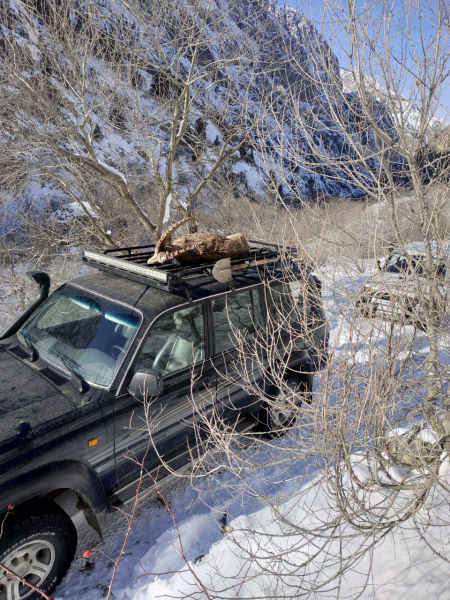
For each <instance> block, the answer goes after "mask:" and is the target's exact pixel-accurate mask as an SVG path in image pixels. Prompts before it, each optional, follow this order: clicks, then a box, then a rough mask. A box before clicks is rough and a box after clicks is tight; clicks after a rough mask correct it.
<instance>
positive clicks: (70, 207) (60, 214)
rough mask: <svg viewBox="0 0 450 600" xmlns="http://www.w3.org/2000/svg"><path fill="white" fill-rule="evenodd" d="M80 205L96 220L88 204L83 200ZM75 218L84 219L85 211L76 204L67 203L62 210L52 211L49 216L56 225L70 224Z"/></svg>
mask: <svg viewBox="0 0 450 600" xmlns="http://www.w3.org/2000/svg"><path fill="white" fill-rule="evenodd" d="M81 204H82V205H83V206H84V208H85V209H86V210H87V212H88V213H89V214H90V215H91V216H92V217H94V219H97V218H98V215H97V213H96V212H95V211H94V210H93V209H92V207H91V205H90V204H89V203H88V202H85V201H84V200H83V201H82V202H81ZM75 217H86V213H85V211H84V210H83V209H82V208H81V206H80V204H79V203H78V202H69V203H68V204H65V205H64V206H63V207H62V208H58V210H55V211H53V212H52V214H51V218H52V219H55V220H57V221H58V223H70V222H71V221H72V220H73V219H74V218H75Z"/></svg>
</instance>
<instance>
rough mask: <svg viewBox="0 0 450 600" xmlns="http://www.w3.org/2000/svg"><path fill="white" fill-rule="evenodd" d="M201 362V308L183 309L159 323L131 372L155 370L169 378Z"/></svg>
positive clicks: (199, 306)
mask: <svg viewBox="0 0 450 600" xmlns="http://www.w3.org/2000/svg"><path fill="white" fill-rule="evenodd" d="M204 358H205V332H204V325H203V306H201V305H196V306H192V307H189V308H184V309H182V310H178V311H176V312H174V313H171V314H169V315H167V316H165V317H162V318H161V319H159V320H158V321H157V322H156V323H155V325H154V326H153V328H152V330H151V331H150V335H149V337H148V339H147V341H146V343H145V346H144V348H143V349H142V351H141V353H140V355H139V357H138V359H137V362H136V365H135V367H134V371H135V372H136V371H138V370H140V369H141V370H145V369H155V370H156V371H159V372H160V373H162V375H170V374H171V373H176V372H177V371H181V370H182V369H185V368H187V367H190V366H192V365H194V364H196V363H198V362H200V361H202V360H204Z"/></svg>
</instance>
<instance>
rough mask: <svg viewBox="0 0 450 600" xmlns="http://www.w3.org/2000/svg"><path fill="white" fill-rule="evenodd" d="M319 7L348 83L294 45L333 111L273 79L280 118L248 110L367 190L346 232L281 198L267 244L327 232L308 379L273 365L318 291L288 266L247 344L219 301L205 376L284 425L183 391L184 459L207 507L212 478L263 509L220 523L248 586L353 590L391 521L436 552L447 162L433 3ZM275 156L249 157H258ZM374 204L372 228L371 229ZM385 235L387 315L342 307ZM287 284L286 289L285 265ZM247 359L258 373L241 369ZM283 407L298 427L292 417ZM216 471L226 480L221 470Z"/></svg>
mask: <svg viewBox="0 0 450 600" xmlns="http://www.w3.org/2000/svg"><path fill="white" fill-rule="evenodd" d="M325 9H326V10H325V16H324V22H326V23H332V24H333V28H334V32H335V33H334V36H335V37H333V40H334V41H335V42H336V43H337V41H338V40H343V39H344V36H347V37H346V40H347V41H346V44H345V46H344V49H346V50H347V51H348V57H347V61H348V62H347V68H348V69H349V71H348V72H349V73H350V77H351V80H350V83H351V90H349V88H350V83H349V82H348V81H347V82H346V84H345V85H346V87H343V86H342V82H341V79H340V77H339V74H338V73H336V70H335V68H334V65H331V66H332V68H331V66H330V69H329V70H328V71H326V70H325V71H324V70H323V65H326V64H327V61H326V60H325V58H326V57H325V56H324V55H323V54H322V55H320V49H318V52H317V54H316V55H315V56H312V57H311V60H312V61H314V60H317V65H316V67H317V68H316V69H309V70H306V69H305V68H304V65H303V64H300V63H299V64H298V65H297V67H298V69H299V72H301V73H302V74H303V77H304V78H308V77H309V78H311V87H312V86H314V88H315V89H316V90H320V91H321V93H322V94H323V96H324V98H326V99H327V102H326V105H327V106H329V107H330V111H331V117H332V119H330V121H325V120H324V119H323V115H322V114H319V115H317V111H314V110H312V108H311V105H310V104H308V102H306V101H304V102H302V101H299V97H298V94H297V92H298V89H296V88H295V86H293V87H292V88H291V89H289V88H286V89H285V107H286V108H285V114H284V115H283V116H282V117H281V118H280V116H279V114H277V113H275V112H270V117H271V119H272V123H274V126H273V129H272V131H269V132H268V129H267V122H268V121H264V120H263V119H261V120H260V121H259V124H260V126H261V130H260V131H261V135H263V134H264V135H267V134H268V133H269V134H270V135H271V136H272V140H276V141H277V143H278V144H279V152H278V156H280V157H284V158H285V157H288V158H289V160H290V161H292V164H293V165H297V166H298V167H299V168H301V169H304V171H305V172H309V173H310V174H311V175H312V176H314V175H315V174H317V173H319V172H320V173H322V174H323V173H324V172H326V174H327V176H328V177H330V178H336V179H340V180H346V181H351V182H352V184H353V185H357V186H359V188H360V189H361V190H362V193H363V194H364V195H365V196H366V198H367V200H368V202H367V204H366V206H365V207H364V211H365V212H366V217H365V218H366V219H367V221H366V224H365V225H364V227H367V229H366V230H363V231H360V230H357V229H355V221H352V220H351V219H350V218H348V220H347V222H345V221H342V220H341V221H338V222H335V223H332V222H331V221H328V222H329V223H330V226H329V227H328V228H327V227H325V226H324V227H320V226H317V227H316V229H315V230H310V232H309V233H310V234H311V236H310V238H309V239H308V244H306V243H305V239H304V237H303V235H301V233H302V231H304V230H303V229H302V227H301V225H300V224H299V222H300V221H301V219H302V218H307V219H308V220H309V222H314V221H315V220H316V221H318V220H319V219H320V218H323V217H324V216H325V217H326V218H329V217H327V211H328V213H329V214H336V213H337V212H338V209H336V213H333V212H332V208H330V207H327V208H321V207H319V208H317V206H314V207H309V206H307V205H304V207H303V208H302V210H300V211H296V210H295V209H293V208H292V207H291V206H289V205H288V204H287V203H285V205H284V206H285V209H286V211H287V214H288V215H289V217H290V230H289V232H288V234H287V236H285V237H284V238H282V237H279V238H278V241H280V240H281V239H284V240H285V241H286V240H287V239H289V242H290V243H291V244H293V245H295V246H296V247H297V248H298V249H299V250H300V251H301V252H303V253H304V256H305V258H306V259H307V260H308V261H309V262H311V263H312V266H313V267H316V268H317V269H318V270H319V271H320V266H321V265H320V261H318V260H317V257H318V256H320V255H321V252H322V250H323V247H324V245H328V248H331V247H333V245H334V256H330V253H329V254H328V256H327V258H328V262H327V264H326V269H325V270H324V272H323V273H322V276H323V277H324V278H325V282H324V287H325V288H326V289H327V291H328V294H329V296H330V298H333V299H334V300H333V302H331V305H330V308H331V310H332V311H333V312H332V313H331V314H330V319H331V320H332V323H333V325H334V327H335V328H336V330H335V331H334V336H333V338H334V344H335V345H334V346H333V345H332V347H331V351H332V352H333V351H334V352H335V356H334V359H333V360H332V361H331V362H330V364H329V366H328V368H327V370H326V371H324V372H323V373H322V374H321V375H320V377H319V379H318V382H317V385H316V387H315V388H314V390H312V391H311V390H310V389H308V388H306V389H305V382H307V381H308V376H309V373H308V372H306V373H305V372H303V371H300V372H297V373H295V371H294V373H291V372H290V370H289V368H288V362H289V357H290V355H291V353H292V352H293V349H294V348H297V347H299V346H300V345H302V344H303V345H304V346H305V347H307V348H308V347H311V346H313V347H314V343H315V340H314V335H312V334H311V332H314V330H315V325H314V305H315V302H314V293H317V290H316V291H315V292H314V284H313V283H312V282H311V279H310V276H309V274H308V275H305V276H304V277H303V279H302V278H300V282H299V281H298V278H296V279H295V284H296V285H297V286H300V292H299V293H298V296H297V302H293V301H292V297H291V295H290V293H289V290H288V289H287V288H286V290H285V291H284V292H283V290H281V291H278V294H281V295H282V294H283V293H285V294H286V298H285V300H283V299H280V298H278V300H274V301H273V302H272V303H269V306H270V305H272V307H273V308H272V310H270V311H269V313H268V314H267V315H266V319H265V325H264V327H263V328H262V329H260V330H258V327H257V326H256V325H257V324H256V323H255V327H254V333H253V339H252V342H251V344H249V342H248V339H247V338H246V334H247V333H248V332H246V331H245V329H243V328H239V327H236V325H235V324H234V323H233V318H232V315H231V314H230V335H231V336H232V337H233V339H234V343H235V345H236V347H237V353H236V355H235V356H234V358H233V360H231V361H230V360H228V362H227V363H225V362H224V366H223V367H222V368H219V367H218V375H219V377H220V379H222V380H225V381H226V382H228V383H229V384H232V385H233V386H240V387H241V388H243V389H244V390H245V391H246V392H247V393H248V395H249V396H250V397H252V398H254V399H258V400H260V401H262V402H263V403H264V406H265V407H266V408H265V411H266V413H265V414H266V415H267V414H269V415H271V417H270V420H267V419H266V420H265V422H264V424H265V425H266V429H267V424H268V423H271V426H270V427H269V431H267V430H266V433H269V436H270V434H271V433H272V435H273V434H274V433H275V431H274V430H275V429H276V430H277V433H278V434H279V433H280V431H281V432H284V433H285V435H284V437H283V440H282V441H281V440H278V439H276V440H275V441H274V439H273V437H272V439H270V438H269V439H267V438H266V439H263V438H261V437H260V435H259V434H258V435H257V434H256V433H255V432H254V431H252V432H249V433H245V434H242V433H239V428H236V427H235V425H236V422H237V421H238V418H239V410H238V407H236V420H235V421H233V420H232V419H231V420H230V419H229V418H227V419H224V418H223V417H222V414H221V412H220V410H216V411H214V412H213V415H211V413H210V412H207V411H202V410H199V409H198V405H199V401H198V398H197V399H195V400H193V411H194V412H196V413H197V418H198V419H199V420H200V421H202V426H201V428H200V431H203V432H204V431H205V430H207V431H208V435H209V439H210V444H209V452H207V453H206V454H204V455H203V458H202V459H201V460H200V461H197V462H196V467H195V468H194V470H193V472H192V473H191V474H190V477H191V483H192V485H197V484H198V481H199V480H200V481H202V485H199V486H198V489H199V491H201V493H202V494H203V497H204V499H205V502H208V503H211V508H212V509H214V510H216V511H217V508H218V507H217V506H216V505H214V498H218V497H219V496H220V492H222V491H223V490H227V491H228V492H229V494H230V497H232V498H233V499H236V498H237V497H240V498H242V497H243V498H244V500H243V501H242V505H241V507H240V509H239V511H240V514H244V515H246V505H247V504H246V503H248V504H251V500H250V499H253V500H255V499H257V500H258V502H259V503H260V504H259V506H265V507H266V508H267V510H269V511H270V514H271V519H270V520H266V521H264V522H262V523H261V522H258V521H257V519H256V518H255V519H254V520H252V518H251V515H246V516H248V519H247V520H245V519H244V518H241V519H237V521H236V523H235V524H234V528H233V529H234V530H233V531H231V532H230V533H229V542H230V543H231V544H234V553H236V554H237V555H238V556H239V557H240V561H241V562H240V563H239V569H240V570H239V569H238V571H239V573H240V574H242V573H243V572H245V565H247V564H251V566H252V567H251V569H252V570H251V574H250V575H248V577H247V579H246V586H248V587H246V590H248V593H249V594H250V595H251V596H252V597H259V598H277V597H280V598H281V597H282V598H299V597H311V595H312V594H316V593H317V594H319V593H324V594H328V595H332V597H336V598H338V597H355V598H356V597H359V596H360V595H361V594H362V593H363V592H364V590H366V589H367V588H368V586H369V585H376V583H377V582H376V580H375V581H372V579H371V578H372V577H373V568H374V566H373V564H374V563H373V560H374V558H373V557H374V553H375V552H376V548H377V544H378V543H379V542H380V541H381V540H388V539H389V536H390V535H391V534H392V533H393V532H395V531H396V530H398V528H399V527H402V528H404V529H406V530H407V531H410V532H411V536H415V538H416V539H418V540H420V541H421V543H422V544H423V548H424V549H427V550H430V551H431V552H432V553H433V554H434V555H435V556H438V557H440V558H441V559H442V560H444V561H446V562H448V561H449V559H450V557H449V554H448V550H447V547H446V542H445V539H444V538H443V537H442V534H441V532H440V529H441V527H442V526H444V525H446V524H447V520H446V518H445V516H444V515H445V511H446V510H448V497H449V496H448V491H449V490H448V482H447V477H446V476H445V471H446V469H447V468H448V467H447V465H448V449H449V446H448V435H449V429H448V423H449V399H448V391H447V390H448V384H449V378H448V361H449V356H448V339H447V338H448V332H447V329H446V327H447V326H446V319H447V316H448V304H447V301H448V284H447V281H446V279H443V278H442V275H443V272H442V269H440V266H439V265H440V264H441V261H444V262H446V264H447V266H446V268H447V270H448V260H449V257H448V245H446V242H447V241H448V237H449V229H448V212H447V211H448V201H449V197H448V176H449V162H448V153H447V152H445V151H443V152H442V150H441V151H440V152H439V153H437V152H436V151H433V146H432V142H431V138H432V136H433V135H434V130H435V126H436V112H437V110H438V109H439V107H440V96H439V94H440V92H442V90H443V89H444V87H445V86H446V85H448V74H449V71H448V67H449V62H448V61H449V56H450V53H449V41H450V40H449V33H450V31H449V15H448V8H447V6H446V5H445V3H443V2H437V3H432V4H431V3H430V4H427V5H426V6H422V5H420V4H419V3H417V2H414V1H412V2H408V3H405V4H404V5H403V6H402V7H401V9H399V10H397V9H396V5H394V3H393V2H384V1H382V2H374V3H366V4H364V5H363V6H360V5H358V6H357V5H356V4H355V3H353V2H349V3H348V4H347V6H346V9H345V11H342V10H341V5H339V6H335V5H333V4H332V3H331V2H330V3H326V6H325ZM424 11H425V13H424ZM424 14H426V20H425V19H424V18H423V15H424ZM412 24H414V27H415V28H416V31H415V33H414V34H412ZM288 51H289V48H286V52H288ZM319 65H320V66H321V69H319ZM293 118H295V120H296V123H297V124H298V128H299V129H300V130H301V131H302V132H303V133H302V136H301V138H300V141H299V138H295V137H292V136H288V135H284V132H285V131H286V130H285V128H284V125H285V123H286V121H285V119H293ZM333 135H338V136H339V139H341V140H342V142H343V144H344V147H345V152H342V153H339V154H338V155H335V154H333V153H332V152H330V151H329V148H328V147H327V144H326V143H324V140H326V138H327V136H333ZM274 155H275V154H274V153H272V152H270V153H269V152H267V154H266V160H267V166H268V168H269V166H270V167H272V166H273V164H274V159H273V157H274ZM356 166H357V167H358V168H356ZM277 172H278V173H281V172H282V169H281V168H280V169H279V170H278V171H277ZM361 174H363V176H362V175H361ZM285 183H287V182H285ZM408 196H409V199H408ZM405 198H406V199H405ZM280 200H281V201H282V197H280ZM300 200H301V198H300ZM346 206H348V204H346ZM358 210H359V209H358ZM348 211H349V213H351V207H349V208H348ZM383 218H384V220H385V221H386V222H387V223H388V225H389V227H388V229H385V230H384V232H383V231H382V219H383ZM333 225H334V226H333ZM339 228H340V230H341V231H339ZM311 229H312V228H311ZM342 229H344V231H343V232H342ZM342 233H344V234H345V236H346V238H345V239H346V240H347V242H346V241H345V240H344V242H343V243H346V244H347V245H348V240H349V239H352V240H353V242H352V243H353V244H354V246H353V247H354V248H356V249H359V248H364V253H363V254H362V255H361V254H359V255H357V256H354V257H353V258H354V260H352V257H351V254H350V256H348V255H347V257H346V258H345V259H344V258H343V257H342V252H341V248H342V245H341V244H342V238H341V242H339V237H338V234H339V235H340V234H342ZM411 238H413V239H411ZM414 238H415V239H414ZM314 240H315V243H314ZM410 241H415V242H420V247H421V251H420V252H421V254H420V258H417V259H416V258H415V257H414V256H412V255H411V252H412V253H413V252H414V251H413V250H411V249H409V252H410V254H408V246H407V242H410ZM389 248H390V249H396V250H397V252H398V253H399V254H400V255H403V260H404V265H403V266H399V270H400V273H399V272H398V271H397V274H399V275H400V276H399V277H397V279H396V282H395V283H394V282H392V280H391V279H390V272H389V268H385V269H384V271H380V272H379V273H378V274H375V275H374V277H375V278H376V277H378V278H379V280H380V281H381V284H382V286H384V287H382V288H381V289H382V292H383V294H384V295H383V294H381V295H378V296H377V298H378V300H377V302H378V305H379V306H380V307H383V306H386V307H387V306H390V308H388V310H391V311H392V312H391V314H388V315H387V318H385V319H370V320H369V319H368V318H367V317H368V316H369V314H368V312H366V311H365V310H363V309H361V308H360V309H358V308H357V301H358V300H360V299H361V298H362V297H364V294H365V293H366V292H367V289H368V288H367V287H365V286H364V278H362V277H361V276H360V275H361V271H362V270H363V268H362V266H363V265H362V264H361V257H364V256H369V257H371V256H376V255H377V253H381V254H385V255H387V254H389V252H390V250H389ZM355 254H356V251H355ZM378 255H379V254H378ZM330 259H332V260H330ZM399 264H400V263H399ZM322 266H323V265H322ZM388 266H389V265H388ZM305 273H307V271H305ZM366 279H367V276H366ZM273 283H274V282H271V281H270V280H269V281H267V282H266V284H267V285H266V289H267V294H269V295H270V294H275V292H274V288H273V287H272V284H273ZM371 285H373V281H372V283H371ZM290 286H291V291H292V286H294V280H293V281H291V282H290ZM288 287H289V286H288ZM294 289H295V288H294ZM311 290H312V291H311ZM294 296H295V295H294ZM383 302H385V305H383ZM362 308H364V305H363V307H362ZM380 311H381V308H380ZM361 313H362V314H361ZM339 330H340V331H339ZM343 340H345V341H343ZM341 346H344V350H343V349H342V348H341ZM216 364H218V363H216ZM255 373H259V374H260V375H259V377H258V378H256V379H255V377H254V374H255ZM292 375H293V377H292ZM280 399H281V405H280ZM206 401H207V398H206V395H205V403H206ZM223 401H225V399H223ZM255 401H256V400H255ZM296 416H297V423H298V424H299V425H300V426H299V427H293V422H294V421H295V417H296ZM275 424H276V425H277V426H276V427H275ZM161 458H162V457H161ZM223 469H226V470H227V471H228V473H231V474H232V477H227V478H225V479H224V478H221V476H220V473H221V471H222V470H223ZM311 473H314V476H313V478H311ZM205 476H208V479H207V481H208V486H207V491H208V493H204V490H205V484H204V483H203V479H202V478H203V477H205ZM286 480H288V481H289V484H288V485H287V484H286ZM274 486H275V487H278V488H279V494H278V495H277V494H276V493H274V491H273V490H274ZM283 494H284V495H283ZM211 499H213V500H211ZM215 569H216V571H215V572H214V569H211V579H210V581H209V583H208V586H209V587H208V589H209V590H210V592H209V593H210V594H212V595H213V596H215V597H221V598H232V597H234V595H235V593H236V589H237V586H238V585H241V584H242V581H241V580H240V579H239V584H238V583H237V577H233V576H232V575H229V572H227V571H226V569H224V568H223V566H222V565H221V563H220V559H219V561H218V562H217V564H216V567H215ZM349 572H352V573H353V574H355V573H356V572H359V573H360V574H361V578H360V580H359V582H358V586H357V587H356V588H354V589H351V588H349V587H348V586H347V585H346V577H347V576H348V574H349ZM214 575H216V576H214ZM196 594H197V596H199V595H200V592H198V593H197V592H193V597H196Z"/></svg>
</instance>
